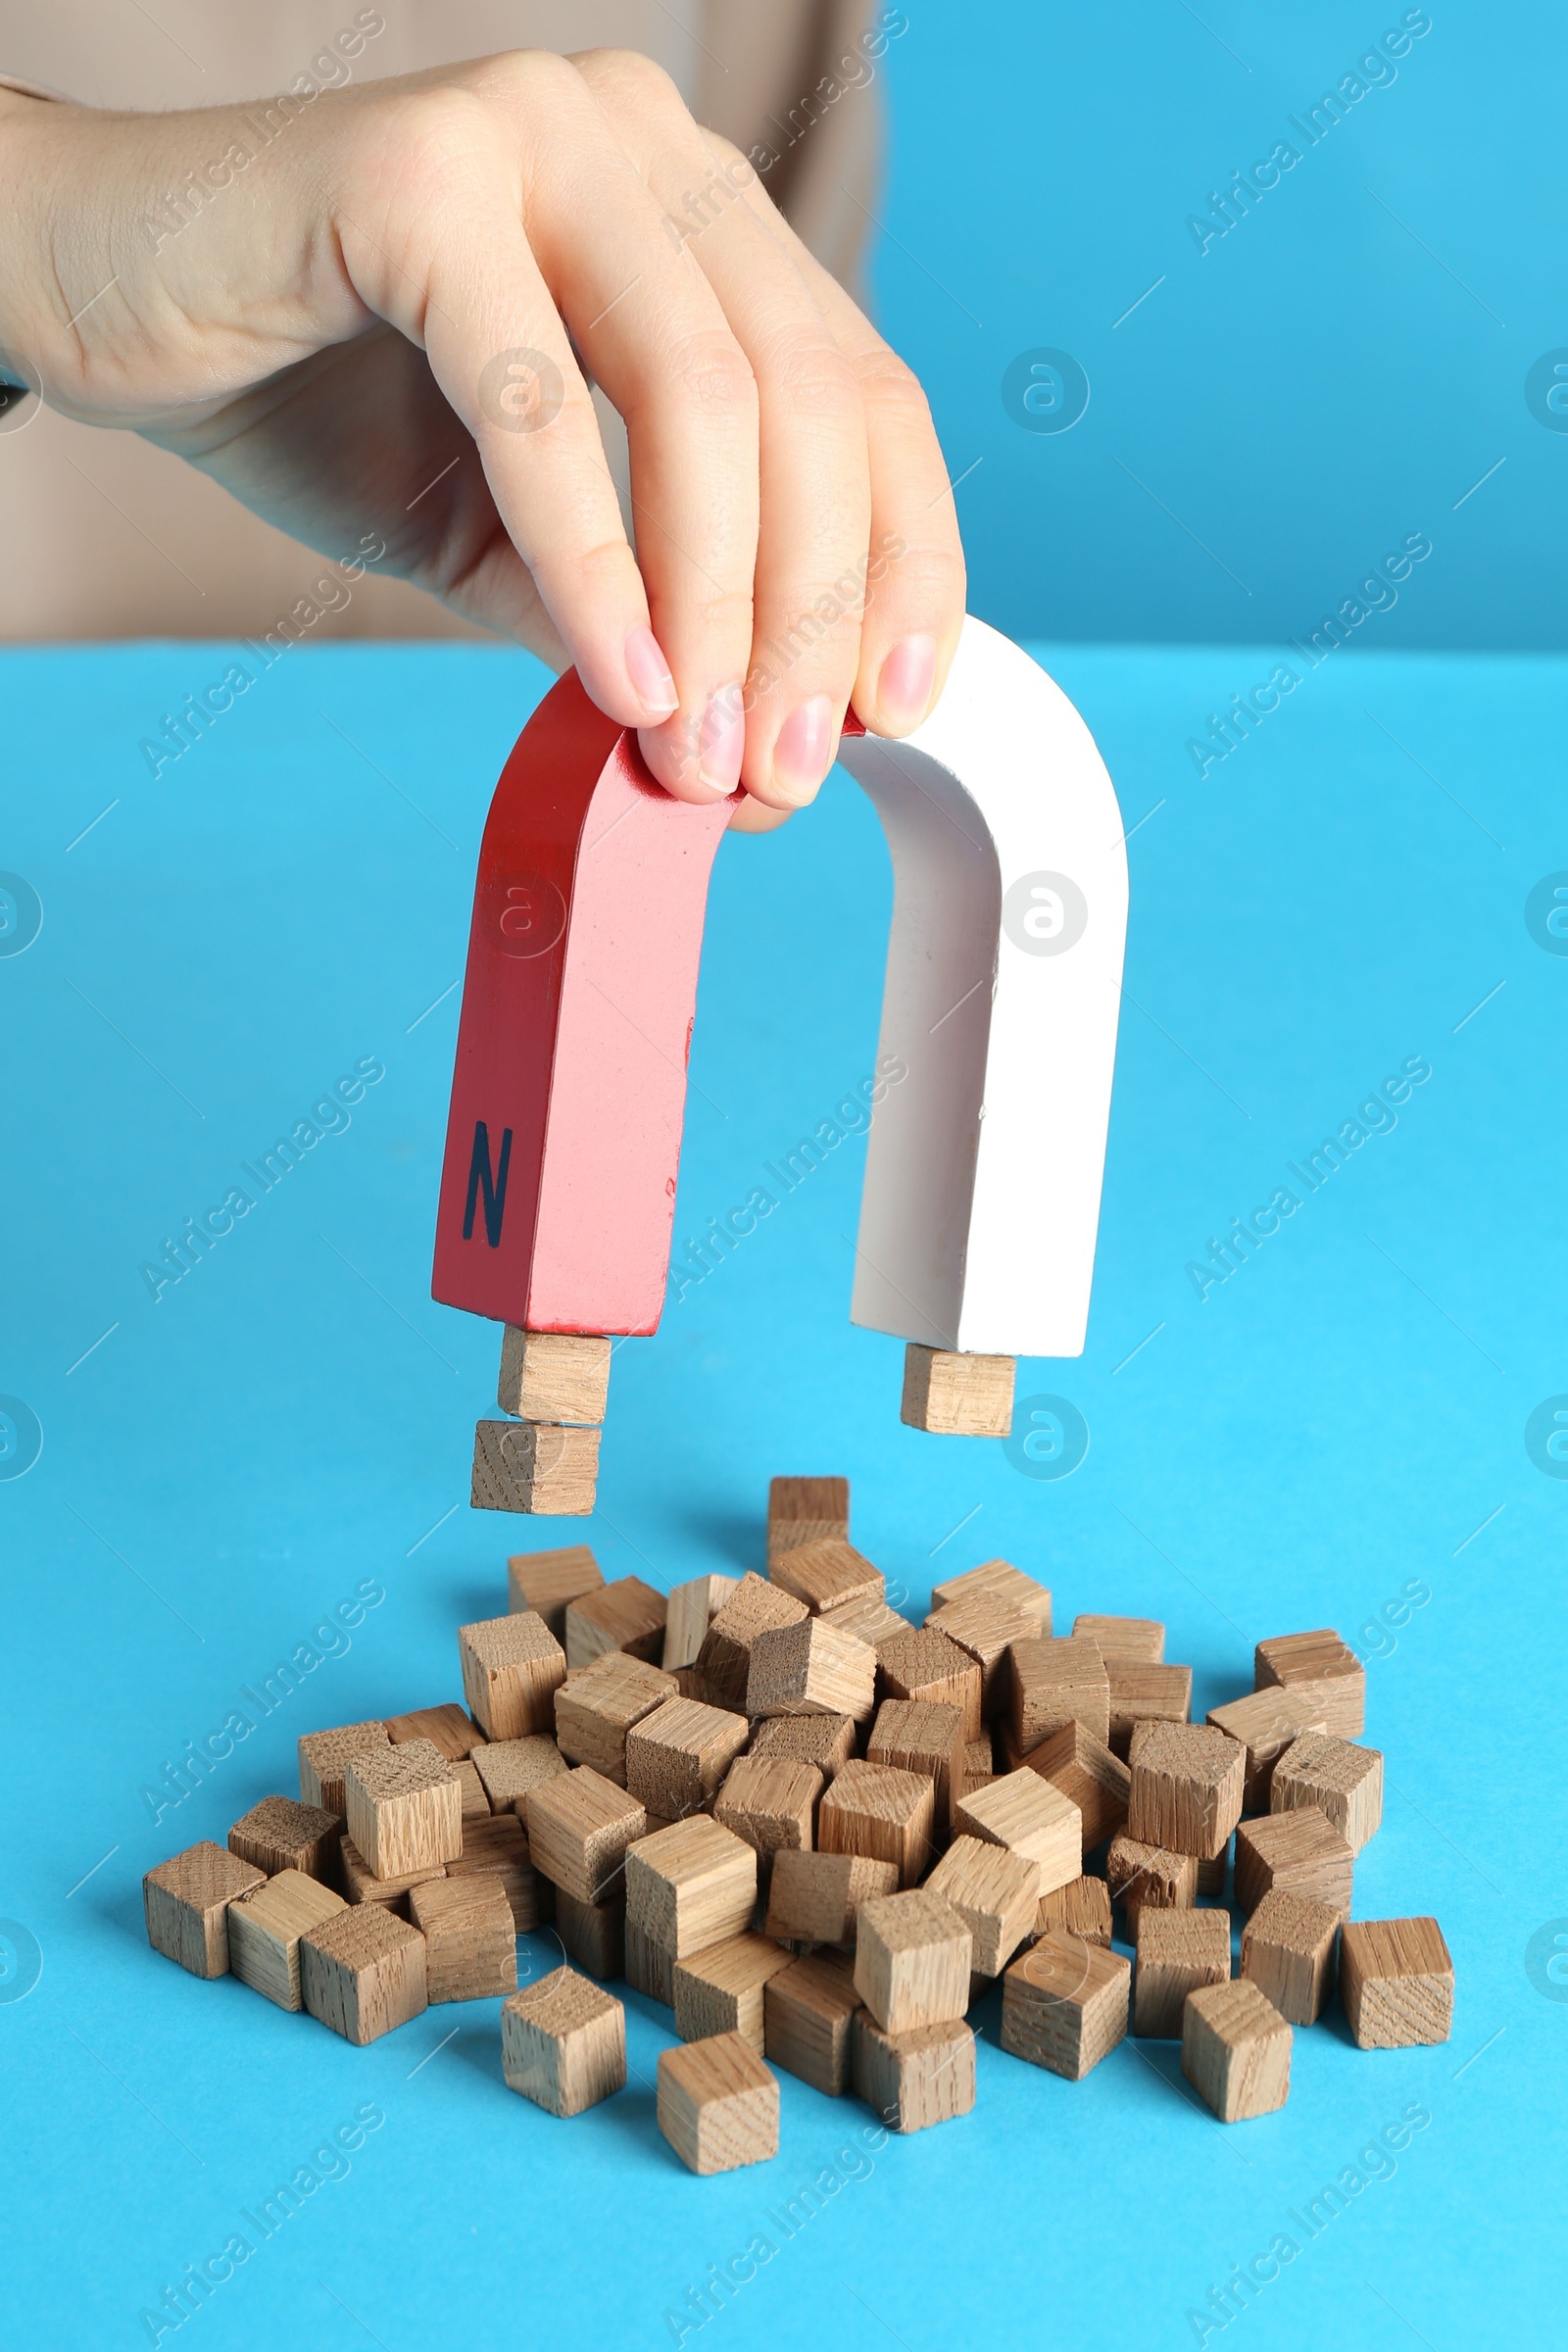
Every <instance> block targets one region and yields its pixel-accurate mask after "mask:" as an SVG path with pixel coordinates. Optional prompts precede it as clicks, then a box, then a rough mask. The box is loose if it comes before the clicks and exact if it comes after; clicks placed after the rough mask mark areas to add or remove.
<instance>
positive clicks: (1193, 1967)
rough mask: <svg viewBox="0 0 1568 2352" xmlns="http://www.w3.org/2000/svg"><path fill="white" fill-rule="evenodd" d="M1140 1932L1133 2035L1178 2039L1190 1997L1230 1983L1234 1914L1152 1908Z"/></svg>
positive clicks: (1146, 1910) (1144, 1911)
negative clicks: (1206, 1988) (1205, 1987)
mask: <svg viewBox="0 0 1568 2352" xmlns="http://www.w3.org/2000/svg"><path fill="white" fill-rule="evenodd" d="M1136 1929H1137V1945H1138V1973H1137V1975H1136V1977H1135V1978H1134V1980H1133V2032H1134V2033H1135V2034H1143V2035H1146V2036H1149V2037H1152V2038H1154V2039H1156V2040H1178V2039H1179V2038H1180V2036H1181V2031H1182V2009H1183V2006H1184V2004H1185V2002H1186V1999H1187V1995H1188V1994H1189V1993H1190V1992H1196V1991H1197V1990H1198V1987H1199V1986H1200V1985H1226V1984H1228V1983H1229V1982H1230V1974H1231V1917H1230V1913H1229V1912H1228V1911H1206V1910H1205V1911H1200V1910H1198V1909H1196V1908H1194V1909H1193V1910H1190V1911H1164V1910H1157V1909H1155V1908H1154V1907H1153V1906H1152V1905H1151V1904H1146V1905H1145V1907H1144V1908H1143V1909H1142V1910H1141V1911H1140V1912H1139V1914H1138V1919H1137V1923H1136Z"/></svg>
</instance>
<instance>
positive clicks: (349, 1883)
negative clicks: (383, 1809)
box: [338, 1838, 447, 1919]
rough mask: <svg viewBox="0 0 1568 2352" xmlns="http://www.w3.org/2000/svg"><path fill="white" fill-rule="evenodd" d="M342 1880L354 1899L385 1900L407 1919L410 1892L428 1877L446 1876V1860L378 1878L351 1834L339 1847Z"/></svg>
mask: <svg viewBox="0 0 1568 2352" xmlns="http://www.w3.org/2000/svg"><path fill="white" fill-rule="evenodd" d="M338 1856H339V1862H338V1868H339V1873H340V1884H341V1886H342V1888H343V1892H344V1894H345V1895H346V1896H347V1898H348V1900H349V1901H350V1902H351V1903H383V1904H385V1906H386V1907H387V1909H388V1910H391V1911H396V1912H398V1913H399V1915H400V1916H401V1917H402V1918H404V1919H407V1918H408V1916H409V1892H410V1889H411V1888H412V1887H418V1886H420V1885H422V1884H423V1882H424V1881H425V1880H427V1879H444V1878H445V1877H446V1875H447V1874H446V1864H445V1863H444V1862H432V1863H427V1864H426V1865H425V1867H424V1868H423V1869H422V1870H410V1871H403V1872H400V1873H399V1874H398V1875H397V1876H395V1877H392V1878H386V1879H378V1878H377V1877H376V1875H375V1873H374V1871H373V1870H372V1869H371V1868H370V1866H369V1864H368V1862H367V1861H366V1859H365V1856H364V1855H363V1854H362V1853H361V1852H360V1849H359V1847H358V1846H357V1845H356V1844H355V1842H354V1840H353V1838H343V1839H342V1841H341V1843H340V1845H339V1847H338Z"/></svg>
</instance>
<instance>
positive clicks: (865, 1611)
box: [818, 1593, 914, 1653]
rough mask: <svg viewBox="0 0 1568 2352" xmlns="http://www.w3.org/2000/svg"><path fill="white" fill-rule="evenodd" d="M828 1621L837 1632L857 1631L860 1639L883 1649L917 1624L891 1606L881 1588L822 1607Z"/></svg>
mask: <svg viewBox="0 0 1568 2352" xmlns="http://www.w3.org/2000/svg"><path fill="white" fill-rule="evenodd" d="M818 1614H819V1616H820V1617H821V1620H822V1623H823V1624H824V1625H830V1626H832V1628H833V1630H834V1632H835V1633H840V1634H853V1635H854V1636H855V1639H856V1640H857V1642H865V1643H866V1645H867V1647H868V1648H871V1649H874V1650H876V1651H878V1652H879V1653H880V1651H881V1648H882V1645H883V1643H884V1642H897V1641H900V1640H902V1638H903V1637H904V1635H906V1634H908V1633H912V1632H913V1631H914V1628H913V1627H912V1626H911V1625H910V1623H909V1620H908V1619H907V1617H901V1616H900V1614H899V1612H898V1610H897V1609H890V1608H889V1607H888V1604H887V1602H886V1601H885V1600H884V1599H883V1598H882V1595H881V1594H880V1593H861V1594H860V1596H859V1598H858V1599H857V1600H841V1601H840V1602H838V1604H837V1605H836V1607H834V1608H831V1609H822V1610H819V1611H818Z"/></svg>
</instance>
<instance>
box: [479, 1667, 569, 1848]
mask: <svg viewBox="0 0 1568 2352" xmlns="http://www.w3.org/2000/svg"><path fill="white" fill-rule="evenodd" d="M563 1688H564V1686H563ZM473 1765H474V1770H475V1771H476V1772H477V1773H478V1775H479V1778H480V1780H481V1782H482V1783H483V1784H484V1791H485V1794H486V1796H487V1797H488V1798H489V1799H490V1810H491V1812H492V1813H515V1814H517V1815H518V1816H519V1818H525V1817H526V1807H527V1799H528V1791H529V1790H530V1789H537V1788H538V1787H539V1786H540V1785H541V1783H542V1782H545V1781H552V1780H558V1779H559V1778H560V1776H561V1774H562V1773H564V1772H566V1771H568V1770H569V1769H570V1767H569V1766H568V1764H567V1762H566V1759H565V1757H564V1755H563V1754H562V1752H561V1750H560V1748H559V1747H558V1746H557V1745H556V1742H555V1740H553V1739H552V1738H551V1737H550V1734H549V1733H548V1732H530V1733H528V1734H526V1735H525V1736H524V1737H523V1738H522V1739H520V1740H487V1741H486V1743H485V1745H484V1746H483V1747H481V1748H479V1749H477V1750H476V1752H475V1754H474V1757H473Z"/></svg>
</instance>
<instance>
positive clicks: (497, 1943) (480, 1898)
mask: <svg viewBox="0 0 1568 2352" xmlns="http://www.w3.org/2000/svg"><path fill="white" fill-rule="evenodd" d="M409 1914H410V1918H411V1920H412V1922H413V1924H414V1926H415V1927H417V1929H418V1931H419V1934H420V1935H421V1936H423V1937H424V1944H425V1953H424V1965H425V1998H426V1999H427V2000H428V2001H430V2002H432V2003H433V2002H436V2001H482V2000H488V1999H490V1998H491V1997H492V1996H493V1995H494V1994H496V1993H502V1994H505V1993H509V1992H515V1990H516V1989H517V1936H516V1930H515V1927H514V1926H513V1922H512V1905H511V1904H510V1903H509V1902H508V1900H507V1890H506V1888H505V1887H503V1886H502V1884H501V1881H500V1880H499V1879H498V1878H497V1877H496V1876H495V1874H494V1872H493V1871H474V1872H471V1873H469V1874H468V1875H467V1876H466V1877H460V1878H456V1879H453V1878H446V1879H430V1880H427V1881H426V1883H425V1884H424V1885H423V1886H422V1887H415V1888H414V1889H413V1891H412V1893H411V1894H410V1896H409Z"/></svg>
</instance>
